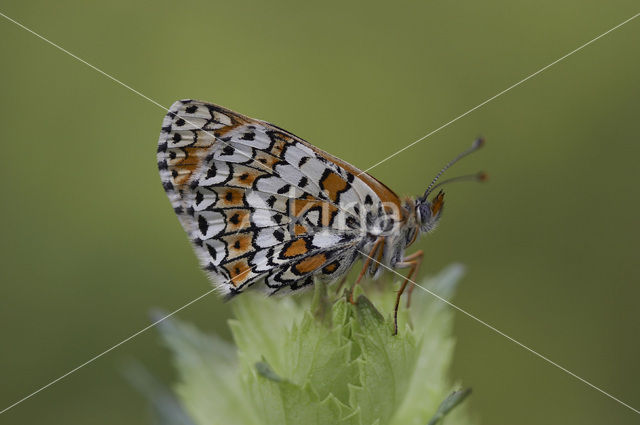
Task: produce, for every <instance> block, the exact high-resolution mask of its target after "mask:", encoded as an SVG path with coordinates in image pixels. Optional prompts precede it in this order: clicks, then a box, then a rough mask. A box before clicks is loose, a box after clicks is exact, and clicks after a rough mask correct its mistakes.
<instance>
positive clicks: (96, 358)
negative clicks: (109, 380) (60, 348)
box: [0, 269, 251, 415]
mask: <svg viewBox="0 0 640 425" xmlns="http://www.w3.org/2000/svg"><path fill="white" fill-rule="evenodd" d="M248 270H251V269H247V271H248ZM215 290H216V288H213V289H210V290H209V291H207V292H205V293H204V294H202V295H200V296H199V297H198V298H195V299H193V300H191V301H189V302H188V303H186V304H185V305H183V306H182V307H180V308H178V309H177V310H174V311H172V312H171V313H169V314H167V315H166V316H164V317H161V318H160V319H158V320H156V321H155V322H153V323H152V324H150V325H149V326H147V327H145V328H142V329H140V330H139V331H138V332H136V333H134V334H132V335H130V336H128V337H127V338H125V339H123V340H122V341H120V342H119V343H117V344H115V345H112V346H111V347H110V348H108V349H106V350H104V351H103V352H102V353H100V354H98V355H96V356H93V357H91V358H90V359H89V360H87V361H86V362H84V363H82V364H81V365H79V366H77V367H75V368H73V369H71V370H70V371H69V372H67V373H65V374H64V375H60V376H59V377H57V378H56V379H54V380H53V381H51V382H49V383H48V384H46V385H43V386H42V387H40V388H38V389H37V390H36V391H34V392H32V393H31V394H29V395H27V396H25V397H23V398H21V399H20V400H18V401H16V402H15V403H13V404H11V405H10V406H7V407H5V408H4V409H3V410H1V411H0V415H1V414H3V413H4V412H6V411H7V410H9V409H11V408H13V407H15V406H17V405H18V404H20V403H22V402H23V401H26V400H28V399H30V398H31V397H33V396H34V395H36V394H38V393H39V392H40V391H42V390H45V389H47V388H49V387H50V386H52V385H53V384H55V383H56V382H58V381H60V380H62V379H64V378H66V377H67V376H69V375H71V374H72V373H74V372H76V371H77V370H79V369H81V368H83V367H85V366H86V365H88V364H89V363H93V362H94V361H96V360H98V359H99V358H100V357H102V356H104V355H105V354H107V353H109V352H110V351H113V350H115V349H116V348H118V347H120V346H121V345H122V344H124V343H125V342H128V341H130V340H132V339H133V338H135V337H137V336H138V335H140V334H141V333H143V332H145V331H148V330H149V329H151V328H153V327H154V326H156V325H157V324H158V323H160V322H162V321H164V320H165V319H168V318H169V317H171V316H173V315H174V314H176V313H177V312H179V311H181V310H183V309H185V308H187V307H189V306H190V305H191V304H193V303H195V302H196V301H199V300H200V299H202V298H204V297H206V296H207V295H209V294H210V293H212V292H214V291H215Z"/></svg>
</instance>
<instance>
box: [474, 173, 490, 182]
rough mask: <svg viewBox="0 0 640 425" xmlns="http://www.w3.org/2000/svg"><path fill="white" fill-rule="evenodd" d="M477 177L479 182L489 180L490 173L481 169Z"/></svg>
mask: <svg viewBox="0 0 640 425" xmlns="http://www.w3.org/2000/svg"><path fill="white" fill-rule="evenodd" d="M476 178H477V179H478V181H479V182H486V181H487V180H489V174H487V173H485V172H484V171H480V172H479V173H478V174H477V176H476Z"/></svg>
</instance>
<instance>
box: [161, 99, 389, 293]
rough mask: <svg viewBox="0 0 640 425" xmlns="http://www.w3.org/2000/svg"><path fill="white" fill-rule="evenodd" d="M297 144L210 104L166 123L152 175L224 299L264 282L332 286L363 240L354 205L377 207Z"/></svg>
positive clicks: (188, 107)
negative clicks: (157, 173) (322, 282)
mask: <svg viewBox="0 0 640 425" xmlns="http://www.w3.org/2000/svg"><path fill="white" fill-rule="evenodd" d="M318 152H319V151H316V150H314V149H313V148H312V147H311V145H309V144H308V143H306V142H303V141H302V140H301V139H299V138H297V137H295V136H293V135H291V134H290V133H288V132H286V131H284V130H281V129H279V128H277V127H275V126H273V125H271V124H268V123H266V122H263V121H259V120H254V119H251V118H248V117H245V116H242V115H240V114H237V113H235V112H232V111H230V110H227V109H225V108H222V107H219V106H216V105H212V104H209V103H204V102H199V101H193V100H183V101H178V102H176V103H174V105H173V106H172V107H171V109H170V112H169V113H168V114H167V116H166V117H165V120H164V121H163V126H162V133H161V135H160V140H159V143H158V168H159V170H160V176H161V179H162V183H163V186H164V188H165V190H166V192H167V195H168V196H169V199H170V200H171V203H172V205H173V208H174V210H175V212H176V214H177V215H178V218H179V219H180V222H181V223H182V226H183V227H184V229H185V231H186V232H187V233H188V234H189V237H190V239H191V241H192V242H193V244H194V247H195V250H196V253H197V254H198V257H199V258H200V261H201V264H202V266H203V267H204V268H205V269H206V270H207V272H208V274H209V276H210V277H211V279H212V280H213V281H214V283H215V284H216V286H217V287H218V288H219V289H220V290H221V291H222V292H224V293H228V294H235V293H238V292H241V291H242V290H243V289H245V288H246V287H248V286H250V285H252V284H253V283H255V282H257V281H259V280H261V279H263V278H264V279H265V284H266V286H267V288H268V291H269V292H271V293H276V292H283V291H286V290H295V289H298V288H300V287H303V286H306V285H309V284H310V283H311V282H312V281H313V278H314V277H320V278H323V279H327V280H333V279H336V278H337V277H339V276H340V275H341V274H343V273H345V272H346V270H348V268H349V266H350V265H351V264H352V263H353V261H354V260H355V254H354V253H355V252H356V249H357V247H358V246H360V245H361V244H362V243H363V241H364V239H365V237H366V233H365V232H363V226H362V225H361V220H362V214H361V211H360V209H361V206H362V205H363V204H366V203H371V204H373V203H376V202H378V203H379V202H380V199H379V197H378V196H377V195H376V193H375V192H374V191H373V190H372V189H371V188H370V187H369V186H367V185H366V184H364V183H363V182H362V180H361V179H359V178H357V177H356V176H355V175H354V174H353V173H352V172H350V171H348V170H346V169H345V168H344V167H342V166H341V165H339V164H336V163H335V162H332V161H331V160H330V159H328V158H325V157H323V156H322V155H320V154H319V153H318Z"/></svg>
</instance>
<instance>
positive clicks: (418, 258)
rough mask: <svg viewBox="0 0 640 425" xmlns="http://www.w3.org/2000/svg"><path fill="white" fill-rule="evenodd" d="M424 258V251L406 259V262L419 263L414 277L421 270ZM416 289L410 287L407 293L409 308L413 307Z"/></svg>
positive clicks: (412, 286) (413, 286) (414, 286)
mask: <svg viewBox="0 0 640 425" xmlns="http://www.w3.org/2000/svg"><path fill="white" fill-rule="evenodd" d="M422 257H424V252H423V251H422V250H419V251H416V252H415V253H413V254H411V255H409V256H408V257H406V258H405V259H404V261H414V260H415V261H417V262H418V264H417V265H416V270H415V271H414V273H413V275H414V276H415V275H417V274H418V270H419V269H420V265H421V264H422ZM414 289H416V285H411V286H409V292H407V308H409V307H411V294H413V290H414Z"/></svg>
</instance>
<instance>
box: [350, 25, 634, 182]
mask: <svg viewBox="0 0 640 425" xmlns="http://www.w3.org/2000/svg"><path fill="white" fill-rule="evenodd" d="M638 16H640V13H636V14H635V15H633V16H632V17H630V18H629V19H627V20H625V21H623V22H621V23H619V24H618V25H616V26H615V27H613V28H611V29H609V30H607V31H605V32H603V33H602V34H600V35H599V36H597V37H596V38H593V39H591V40H589V41H587V42H586V43H584V44H583V45H582V46H580V47H578V48H576V49H573V50H572V51H570V52H569V53H567V54H566V55H564V56H561V57H559V58H558V59H556V60H554V61H553V62H551V63H550V64H549V65H547V66H544V67H542V68H540V69H539V70H537V71H536V72H534V73H533V74H531V75H529V76H527V77H525V78H523V79H522V80H520V81H518V82H517V83H515V84H512V85H511V86H509V87H507V88H506V89H504V90H502V91H501V92H500V93H498V94H496V95H494V96H491V97H490V98H488V99H487V100H485V101H484V102H482V103H480V104H478V105H476V106H474V107H473V108H471V109H469V110H468V111H466V112H465V113H463V114H461V115H458V116H457V117H455V118H454V119H452V120H451V121H449V122H447V123H445V124H443V125H441V126H440V127H438V128H436V129H435V130H433V131H430V132H429V133H427V134H425V135H424V136H422V137H421V138H419V139H418V140H416V141H414V142H412V143H410V144H408V145H407V146H405V147H404V148H402V149H400V150H398V151H396V152H395V153H392V154H391V155H389V156H387V157H386V158H384V159H383V160H381V161H378V162H376V163H375V164H373V165H372V166H371V167H369V168H367V169H365V170H364V171H362V172H361V173H360V174H358V176H360V175H361V174H364V173H366V172H368V171H369V170H371V169H372V168H375V167H377V166H378V165H380V164H382V163H383V162H386V161H388V160H390V159H391V158H393V157H394V156H396V155H398V154H399V153H402V152H404V151H406V150H407V149H409V148H410V147H412V146H414V145H416V144H418V143H420V142H422V141H423V140H424V139H426V138H427V137H429V136H432V135H434V134H436V133H437V132H439V131H440V130H442V129H443V128H446V127H448V126H450V125H451V124H453V123H454V122H456V121H458V120H459V119H460V118H463V117H465V116H467V115H469V114H470V113H472V112H473V111H475V110H476V109H479V108H482V107H483V106H484V105H486V104H487V103H489V102H491V101H492V100H494V99H497V98H498V97H500V96H502V95H503V94H505V93H507V92H508V91H510V90H511V89H514V88H516V87H518V86H519V85H521V84H522V83H524V82H525V81H528V80H530V79H531V78H533V77H535V76H536V75H538V74H540V73H542V72H544V71H546V70H547V69H549V68H551V67H552V66H553V65H555V64H557V63H558V62H561V61H563V60H564V59H566V58H568V57H569V56H571V55H573V54H574V53H576V52H578V51H580V50H582V49H584V48H585V47H587V46H588V45H590V44H591V43H594V42H596V41H597V40H599V39H601V38H602V37H604V36H605V35H607V34H609V33H610V32H612V31H615V30H617V29H618V28H620V27H621V26H623V25H624V24H626V23H629V22H631V21H632V20H634V19H635V18H637V17H638Z"/></svg>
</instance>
